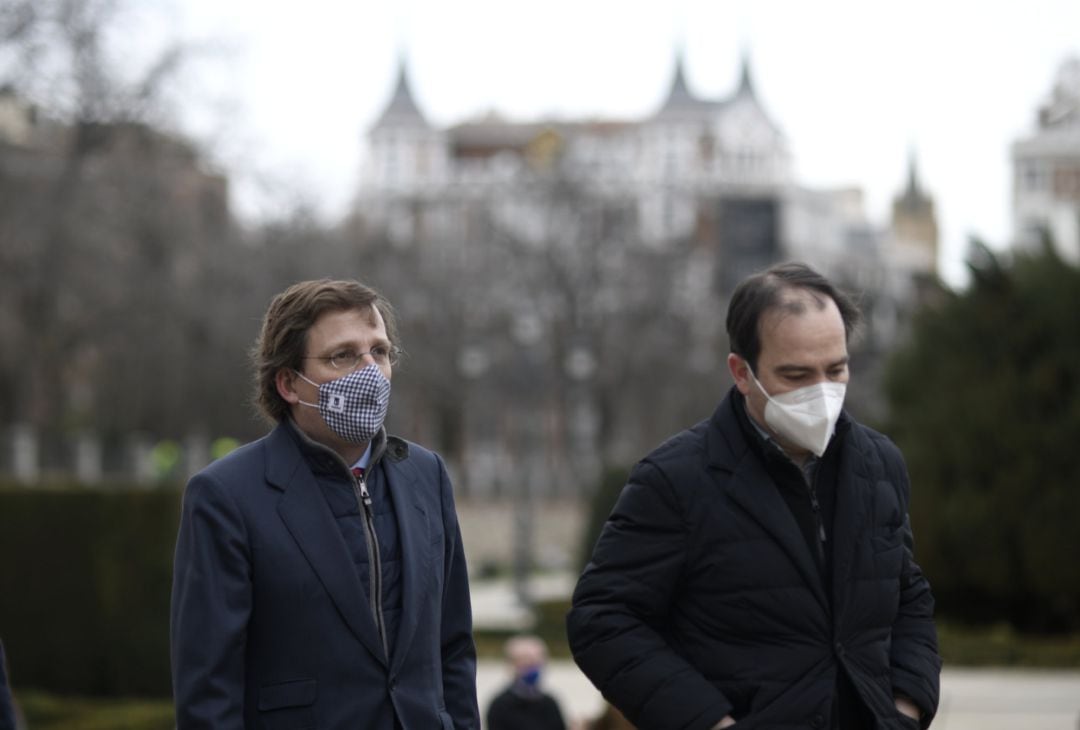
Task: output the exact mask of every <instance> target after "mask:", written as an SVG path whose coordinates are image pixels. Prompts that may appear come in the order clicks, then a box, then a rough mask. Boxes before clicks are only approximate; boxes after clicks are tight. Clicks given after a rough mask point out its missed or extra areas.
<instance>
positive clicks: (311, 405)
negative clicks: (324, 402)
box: [293, 368, 319, 408]
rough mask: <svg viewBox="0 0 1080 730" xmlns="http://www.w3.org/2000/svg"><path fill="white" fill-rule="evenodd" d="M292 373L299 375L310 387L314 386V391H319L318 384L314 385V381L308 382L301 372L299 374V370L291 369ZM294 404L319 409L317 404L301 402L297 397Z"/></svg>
mask: <svg viewBox="0 0 1080 730" xmlns="http://www.w3.org/2000/svg"><path fill="white" fill-rule="evenodd" d="M293 372H294V373H296V374H297V375H299V376H300V378H301V379H303V380H304V381H306V382H308V383H310V384H311V385H314V386H315V390H319V384H318V383H316V382H315V381H313V380H310V379H308V378H307V377H305V376H304V374H303V373H302V372H300V371H299V370H297V369H296V368H293ZM296 402H297V403H300V404H302V405H305V406H307V407H309V408H318V407H319V404H318V403H308V402H307V401H306V400H301V399H300V396H299V395H298V396H296Z"/></svg>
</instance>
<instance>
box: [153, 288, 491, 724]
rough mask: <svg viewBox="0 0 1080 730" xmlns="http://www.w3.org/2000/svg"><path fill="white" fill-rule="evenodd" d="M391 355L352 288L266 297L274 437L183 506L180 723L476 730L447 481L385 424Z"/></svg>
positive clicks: (463, 582) (430, 456) (384, 328)
mask: <svg viewBox="0 0 1080 730" xmlns="http://www.w3.org/2000/svg"><path fill="white" fill-rule="evenodd" d="M398 352H399V350H398V345H397V333H396V328H395V325H394V317H393V310H392V309H391V307H390V305H389V303H388V302H387V301H386V300H385V299H384V298H383V297H382V296H381V295H379V294H378V293H377V292H375V291H374V290H372V289H369V288H368V287H365V286H363V285H361V284H359V283H357V282H353V281H329V280H320V281H306V282H301V283H299V284H295V285H293V286H292V287H290V288H289V289H287V290H285V291H284V292H282V293H281V294H279V295H278V296H277V297H275V298H274V300H273V301H272V302H271V304H270V307H269V309H268V311H267V312H266V316H265V317H264V319H263V326H262V331H261V333H260V336H259V338H258V341H257V343H256V346H255V349H254V351H253V355H254V361H255V368H256V371H257V374H256V380H257V384H258V396H257V401H258V404H259V406H260V409H261V410H262V411H263V413H264V414H265V415H266V416H268V418H269V419H270V420H271V421H273V422H274V423H275V424H276V426H275V427H274V429H273V431H271V432H270V433H269V434H268V435H267V436H265V437H263V438H262V439H260V440H258V441H255V442H254V443H251V444H248V445H247V446H244V447H242V448H240V449H238V450H236V451H235V452H233V453H232V454H230V455H229V456H227V457H225V458H223V459H220V460H218V461H216V462H214V463H213V464H211V465H210V466H209V467H207V468H206V469H205V470H203V471H202V472H200V473H199V474H196V475H195V476H194V477H193V478H192V479H191V481H190V482H189V484H188V486H187V490H186V491H185V493H184V504H183V512H182V516H181V522H180V530H179V535H178V538H177V545H176V562H175V566H174V568H175V569H174V575H173V592H172V622H171V644H172V672H173V693H174V699H175V702H176V720H177V728H178V730H201V729H203V728H205V729H207V730H209V729H213V730H233V729H234V728H235V729H237V730H239V729H241V728H247V729H249V730H254V729H255V728H259V729H260V730H261V729H263V728H266V729H267V730H301V729H307V728H320V729H324V728H325V729H327V730H337V729H341V730H345V729H346V728H348V729H349V730H432V729H433V728H440V729H441V730H452V729H453V730H463V729H465V728H470V729H473V728H475V729H478V728H479V727H480V720H479V711H478V709H477V703H476V653H475V648H474V645H473V641H472V615H471V611H470V602H469V586H468V580H467V575H466V569H465V558H464V555H463V554H462V544H461V534H460V531H459V529H458V523H457V517H456V514H455V510H454V501H453V495H452V492H451V487H450V481H449V479H448V477H447V474H446V469H445V467H444V466H443V462H442V460H441V459H440V458H439V456H438V455H436V454H434V453H432V452H431V451H428V450H426V449H424V448H423V447H420V446H418V445H416V444H413V443H410V442H408V441H404V440H402V439H399V438H397V437H394V436H388V435H387V433H386V430H385V429H384V427H383V420H384V418H385V415H386V410H387V406H388V402H389V396H390V377H391V372H392V368H393V365H394V363H395V362H396V360H397V353H398Z"/></svg>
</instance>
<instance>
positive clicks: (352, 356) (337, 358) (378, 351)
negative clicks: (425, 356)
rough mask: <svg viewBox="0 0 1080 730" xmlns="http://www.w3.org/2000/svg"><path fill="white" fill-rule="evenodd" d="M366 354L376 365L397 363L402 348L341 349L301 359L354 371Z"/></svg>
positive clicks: (387, 346)
mask: <svg viewBox="0 0 1080 730" xmlns="http://www.w3.org/2000/svg"><path fill="white" fill-rule="evenodd" d="M364 355H370V356H371V359H372V360H374V361H375V364H376V365H396V364H397V362H398V359H399V358H400V357H401V349H400V348H397V347H393V346H390V345H376V346H375V347H373V348H371V349H370V350H368V351H367V352H356V351H355V350H339V351H338V352H335V353H333V354H332V355H317V356H312V357H302V358H300V359H301V360H322V361H323V362H325V363H327V364H329V365H330V367H332V368H333V369H334V370H338V371H343V372H344V371H348V372H352V371H353V370H356V368H358V367H359V366H360V363H361V362H363V360H364Z"/></svg>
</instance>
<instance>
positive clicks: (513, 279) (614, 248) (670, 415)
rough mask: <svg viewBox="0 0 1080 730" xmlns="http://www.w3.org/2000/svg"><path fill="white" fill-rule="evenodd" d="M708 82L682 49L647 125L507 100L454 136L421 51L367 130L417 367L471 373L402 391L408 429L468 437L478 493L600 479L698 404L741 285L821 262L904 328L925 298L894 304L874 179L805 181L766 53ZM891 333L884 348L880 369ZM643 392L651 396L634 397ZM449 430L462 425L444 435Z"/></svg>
mask: <svg viewBox="0 0 1080 730" xmlns="http://www.w3.org/2000/svg"><path fill="white" fill-rule="evenodd" d="M690 81H691V79H690V78H689V77H688V75H687V73H686V65H685V63H684V60H683V58H682V57H681V55H678V56H677V57H676V58H675V60H674V64H673V69H672V75H671V81H670V85H669V87H668V90H667V93H666V95H665V96H664V100H663V102H662V103H661V104H660V105H659V106H658V108H657V109H656V110H655V111H654V112H652V113H651V114H648V115H646V116H644V117H642V118H637V119H615V120H612V119H536V120H527V121H511V120H507V119H504V118H501V117H500V116H498V115H496V114H488V115H486V116H482V117H479V118H475V119H471V120H467V121H464V122H462V123H459V124H456V125H453V126H449V127H445V128H440V127H435V126H434V125H432V124H430V123H429V122H428V121H427V120H426V119H425V117H424V113H423V111H422V109H423V105H422V104H420V103H418V100H417V99H416V97H414V95H413V93H412V89H411V88H410V85H409V80H408V72H407V68H406V66H405V64H404V63H401V64H400V66H399V69H398V78H397V83H396V85H395V87H394V90H393V94H392V95H391V97H390V99H389V101H388V103H387V105H386V107H385V109H384V111H383V113H382V114H381V115H380V116H379V117H378V118H377V120H376V122H375V124H374V125H373V126H372V127H371V128H370V130H369V132H368V137H367V142H368V154H367V161H366V164H365V165H364V166H363V168H362V170H361V175H360V178H361V184H360V187H359V190H358V194H357V199H356V206H355V215H354V217H353V220H352V221H351V224H352V225H353V229H352V230H354V231H355V232H356V234H357V239H358V241H359V240H361V239H362V240H363V241H364V242H365V243H366V244H368V245H371V246H373V247H374V246H382V247H383V248H381V249H379V250H382V251H387V250H389V251H391V252H392V253H393V255H392V256H391V257H390V258H394V259H395V260H398V261H399V262H400V263H401V264H402V266H401V268H403V269H407V270H408V272H409V282H410V286H408V287H406V288H405V290H404V291H403V292H402V293H401V294H400V295H399V296H398V297H396V303H397V305H398V312H399V314H400V315H401V318H402V321H405V320H408V321H410V322H413V323H414V327H415V329H417V330H419V331H422V332H424V333H425V334H426V335H427V341H423V342H418V343H417V344H416V348H417V350H421V349H422V348H424V347H429V346H430V347H431V348H432V349H431V351H430V352H429V353H426V354H425V353H424V352H422V351H419V352H417V357H416V358H415V360H414V362H415V363H417V364H416V365H415V370H414V372H413V376H412V377H413V378H414V380H415V381H421V380H422V379H423V377H422V374H421V373H420V372H419V370H420V368H421V367H422V366H421V365H420V363H422V362H428V361H431V362H436V361H439V358H440V357H441V358H442V361H440V362H439V365H438V368H439V369H440V372H439V373H438V374H437V375H438V377H456V378H458V380H457V383H456V385H455V386H454V387H453V388H449V389H446V388H444V389H443V390H441V391H438V392H435V391H432V392H431V393H430V394H429V397H427V398H423V397H421V396H420V395H418V396H417V397H416V400H415V402H411V403H403V402H402V401H401V400H399V401H398V407H397V409H396V413H398V414H399V416H398V417H402V416H401V415H400V414H402V413H406V414H407V413H415V414H419V415H417V417H416V418H415V420H412V421H410V422H409V424H408V426H407V428H405V429H403V430H406V431H408V432H409V433H414V434H417V436H418V437H419V438H420V439H421V440H426V441H429V442H432V443H436V444H440V443H443V441H444V440H447V441H450V442H452V444H453V445H452V446H451V447H450V448H444V449H443V452H444V454H445V455H447V457H448V461H449V463H450V464H451V467H452V468H454V469H456V470H460V471H459V472H458V473H460V474H463V475H466V477H467V478H465V479H464V480H463V481H464V482H465V483H467V484H468V485H469V490H470V491H471V492H472V493H474V494H478V495H485V494H493V493H497V492H498V491H499V490H500V489H501V487H499V486H498V485H500V484H503V485H508V484H515V483H518V482H520V480H521V478H522V477H521V475H522V473H528V474H529V475H530V478H531V479H535V481H536V485H535V489H536V490H537V493H538V494H539V493H540V491H541V490H549V493H558V492H560V490H562V491H563V492H564V493H580V492H576V490H577V489H578V487H577V486H575V485H580V484H582V483H585V484H591V483H592V479H593V478H594V477H595V475H597V474H598V473H599V469H600V467H601V466H603V465H605V464H619V463H626V462H628V461H629V460H630V459H632V458H635V455H637V454H640V453H642V451H643V450H644V449H645V448H646V447H647V445H649V444H651V443H655V442H656V441H657V440H658V439H660V438H663V437H664V436H666V435H667V434H668V433H670V432H671V431H672V430H673V429H674V428H675V427H676V425H680V426H681V425H685V424H686V423H687V422H689V421H688V420H687V419H688V418H689V417H690V416H689V415H687V416H686V417H684V414H693V416H692V417H693V418H697V417H699V416H700V403H701V397H702V394H703V393H706V392H707V393H710V394H712V393H713V392H714V389H715V387H716V380H717V377H718V373H722V372H723V371H724V365H723V356H724V354H726V352H727V343H726V340H725V334H724V331H723V326H722V321H723V311H724V307H725V306H726V302H727V300H728V298H729V297H730V294H731V291H732V289H733V288H734V286H735V285H736V284H737V283H738V282H739V281H741V280H742V279H743V278H745V277H746V276H747V275H749V274H751V273H753V272H755V271H758V270H760V269H762V268H765V267H767V266H768V265H770V264H773V263H775V262H778V261H781V260H784V259H800V260H803V261H806V262H807V263H809V264H811V265H812V266H814V267H816V268H818V269H819V270H821V271H823V272H825V273H827V274H828V275H830V276H831V277H832V278H834V280H836V281H837V282H838V283H840V284H841V285H843V286H845V287H846V288H850V289H854V290H857V291H860V292H865V293H866V296H865V297H863V299H862V302H863V305H864V307H865V308H866V309H867V310H868V311H869V312H870V314H871V315H872V316H873V315H878V316H880V317H881V318H882V319H883V321H885V322H886V323H888V324H890V325H891V324H894V320H895V316H894V315H895V314H896V313H897V312H901V311H905V310H906V308H905V307H898V306H892V304H891V303H890V302H888V301H883V302H880V303H879V302H878V300H882V299H885V300H887V299H888V298H889V297H890V296H892V293H893V292H903V291H911V290H912V288H910V287H909V288H908V289H904V288H903V287H900V286H894V283H895V282H894V281H893V280H892V279H891V278H890V277H889V275H888V271H887V269H888V267H889V259H888V256H889V252H888V246H887V242H888V233H887V230H886V229H885V227H883V226H877V227H875V226H872V225H871V224H870V223H869V222H868V221H867V219H866V216H865V214H864V211H863V197H862V193H861V191H860V190H858V189H857V188H843V189H837V190H822V189H815V188H809V187H807V186H804V185H801V184H799V182H798V181H797V180H796V179H795V178H794V173H793V169H794V165H793V159H792V153H791V150H790V148H789V144H788V140H787V138H786V136H785V134H784V132H783V129H782V127H781V125H780V124H779V123H778V122H777V120H776V119H775V118H774V117H773V116H772V115H771V114H770V113H769V111H768V110H767V109H766V105H765V104H764V103H763V101H762V98H761V96H760V95H759V93H758V87H757V84H756V83H755V79H754V75H753V73H752V69H751V64H750V60H749V57H748V56H747V55H745V54H744V56H743V57H742V59H741V68H740V72H739V75H738V82H737V84H736V86H735V88H734V89H733V90H732V91H731V92H730V93H729V94H727V95H725V96H722V97H720V98H706V97H703V96H701V95H699V94H697V93H695V91H694V89H693V86H692V84H691V83H690ZM913 179H914V178H913ZM913 184H914V183H913ZM914 190H915V193H916V194H917V195H921V188H919V187H918V185H917V184H915V187H914ZM920 200H922V198H920ZM920 205H921V206H922V207H921V208H919V206H920ZM915 207H916V208H919V210H920V211H923V212H925V208H926V202H925V201H923V202H921V203H918V204H917V205H915ZM929 210H930V217H931V219H932V216H933V206H932V203H931V204H929ZM912 216H913V217H912V220H914V216H916V213H913V214H912ZM905 220H907V219H905ZM916 238H917V239H918V240H920V241H922V240H923V239H922V238H919V237H918V236H916ZM933 238H934V240H933V242H932V243H930V244H929V245H930V246H931V247H933V246H935V245H936V234H935V235H934V237H933ZM447 281H449V282H450V283H449V284H447V283H446V282H447ZM883 331H885V332H893V333H894V332H896V331H897V330H896V327H895V326H893V327H892V328H891V329H886V330H883ZM436 338H439V339H438V341H437V342H436ZM889 344H891V343H889V342H884V341H883V340H875V341H874V342H872V343H871V345H870V348H869V349H868V348H864V349H863V350H862V351H861V352H860V353H859V354H858V356H859V357H860V358H862V360H861V361H860V365H862V364H863V363H865V362H866V361H868V360H871V359H873V358H878V359H880V353H881V352H882V351H884V350H885V348H887V346H888V345H889ZM436 345H437V346H438V349H436ZM628 347H632V348H633V356H632V357H627V348H628ZM871 349H872V351H871ZM447 353H456V358H457V361H456V363H450V367H449V370H451V371H454V372H451V373H450V375H449V376H448V375H447V370H448V367H447V363H446V362H445V358H446V354H447ZM455 364H456V371H455V368H454V367H453V366H454V365H455ZM658 373H663V374H664V377H662V378H658V377H657V374H658ZM480 378H483V379H484V387H483V388H478V387H474V386H473V382H474V381H476V380H478V379H480ZM429 380H430V381H431V382H435V380H436V376H435V375H432V376H430V377H429ZM855 387H856V388H858V387H862V388H866V389H872V388H873V383H872V381H871V380H870V379H869V378H868V379H864V380H862V381H860V384H859V385H856V386H855ZM635 388H643V389H647V390H648V392H649V393H650V394H651V397H650V398H649V399H638V398H630V399H628V398H626V397H625V394H626V393H627V392H628V391H629V390H633V389H635ZM402 397H403V398H405V397H411V396H406V395H404V394H403V395H402ZM440 402H445V403H447V404H448V405H447V406H446V409H445V411H444V412H442V413H432V409H433V408H435V407H437V406H433V405H432V404H437V403H440ZM859 402H860V403H862V402H869V401H868V399H863V398H861V397H860V399H859ZM665 419H669V420H665ZM440 423H449V424H452V427H451V428H449V430H450V431H452V434H453V435H452V438H448V439H443V438H442V437H441V435H440V434H438V433H427V432H425V431H424V429H425V428H429V429H430V428H436V427H437V424H440ZM654 429H655V431H654ZM523 461H524V462H527V468H526V467H524V466H522V462H523ZM533 488H534V487H529V489H533Z"/></svg>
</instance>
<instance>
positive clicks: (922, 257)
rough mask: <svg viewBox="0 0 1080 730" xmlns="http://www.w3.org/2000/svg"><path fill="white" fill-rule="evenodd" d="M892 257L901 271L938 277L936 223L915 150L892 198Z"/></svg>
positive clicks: (931, 200)
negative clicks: (901, 187)
mask: <svg viewBox="0 0 1080 730" xmlns="http://www.w3.org/2000/svg"><path fill="white" fill-rule="evenodd" d="M891 233H892V240H891V244H892V251H891V256H890V258H891V260H892V262H893V264H894V265H896V266H898V267H899V268H901V269H902V270H903V271H905V272H907V273H909V274H911V275H913V276H919V277H929V278H931V279H936V278H937V257H938V223H937V216H936V214H935V213H934V200H933V198H931V197H930V195H929V194H927V193H926V192H925V191H924V190H923V188H922V185H921V183H920V181H919V174H918V169H917V163H916V160H915V153H914V151H913V152H912V153H911V155H910V157H909V159H908V180H907V186H906V187H905V188H904V190H903V191H902V192H901V193H900V194H899V195H897V196H896V197H895V198H893V205H892V226H891Z"/></svg>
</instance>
